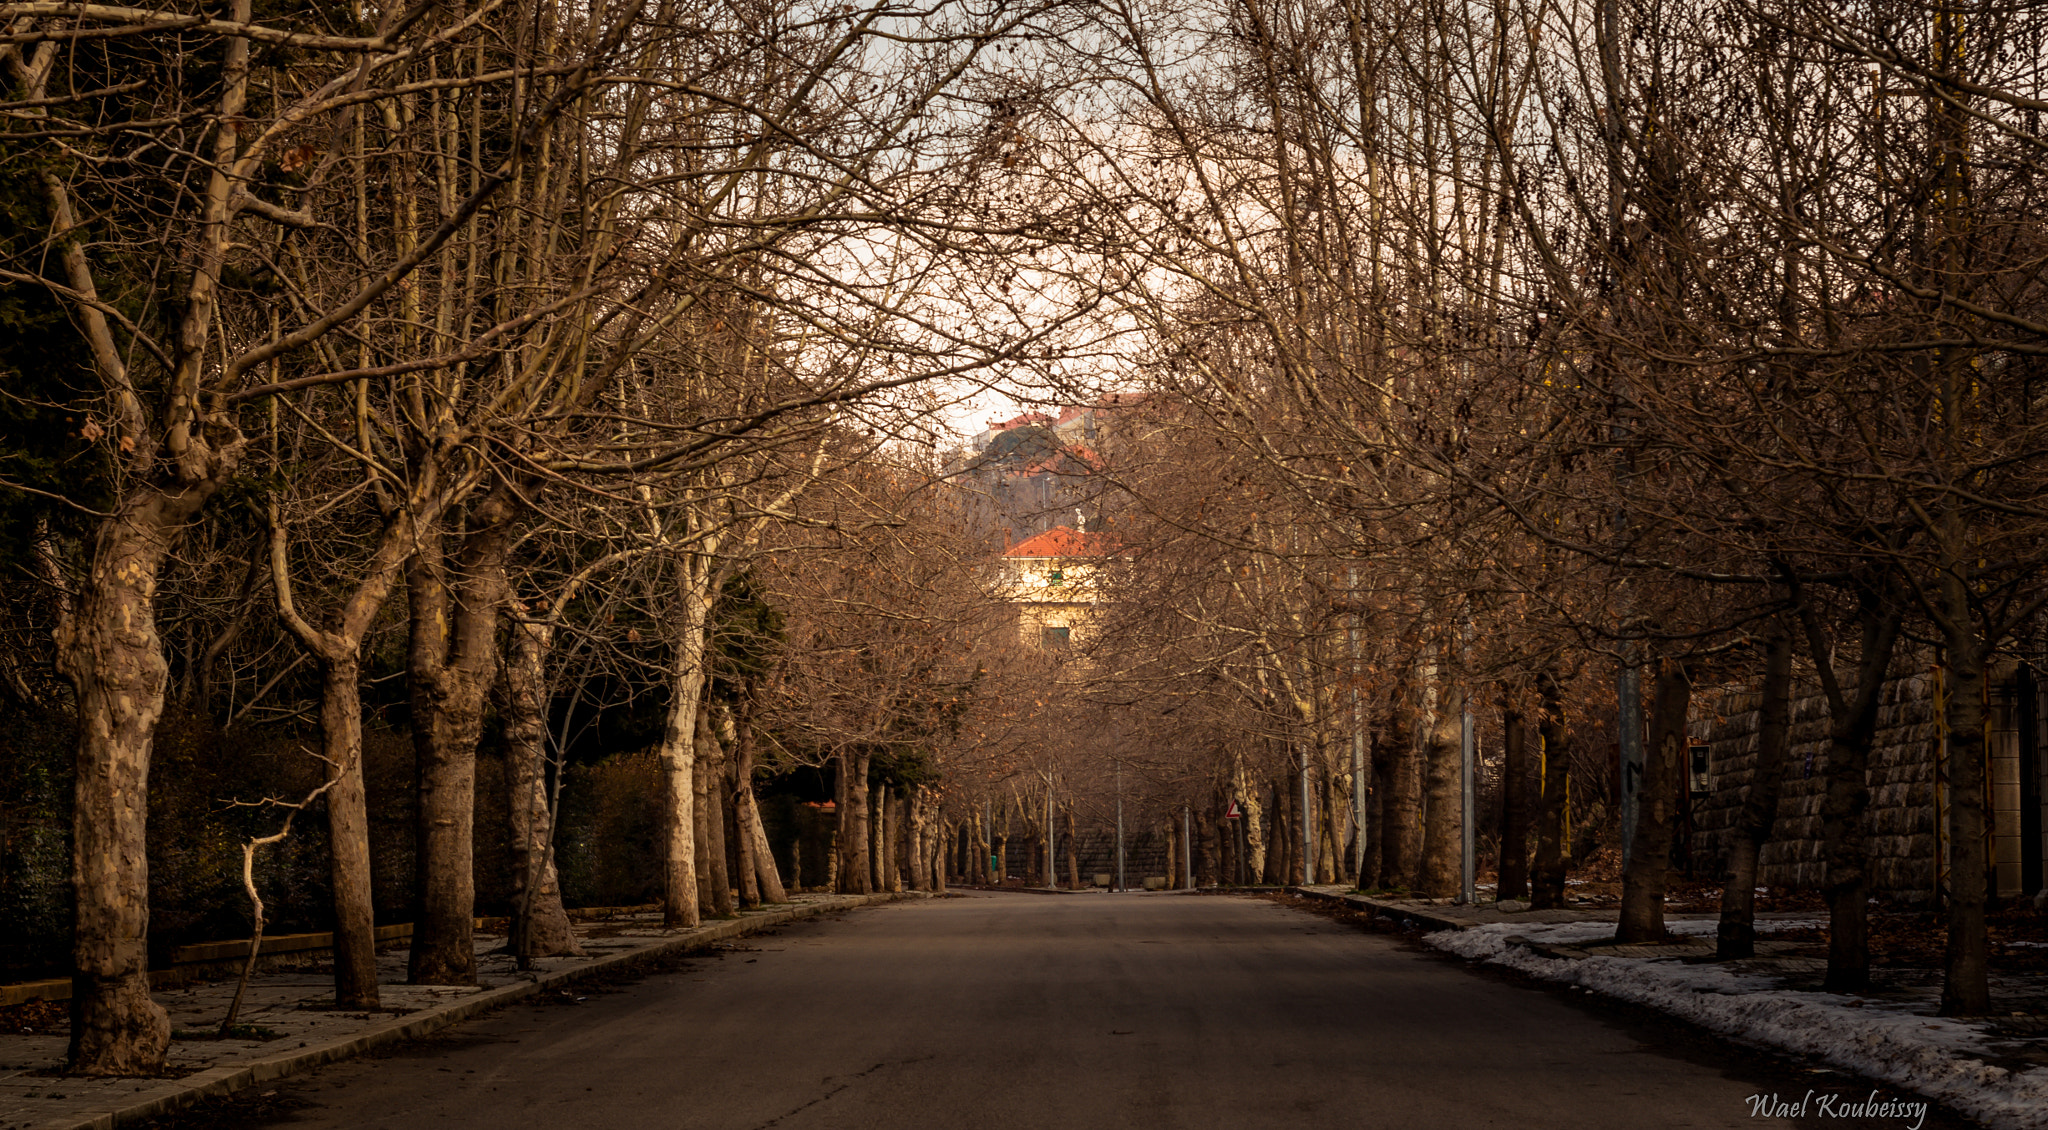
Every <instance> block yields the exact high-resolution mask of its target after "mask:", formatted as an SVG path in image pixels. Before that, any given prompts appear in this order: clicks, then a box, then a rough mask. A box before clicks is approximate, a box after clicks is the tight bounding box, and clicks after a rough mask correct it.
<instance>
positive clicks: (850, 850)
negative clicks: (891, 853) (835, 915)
mask: <svg viewBox="0 0 2048 1130" xmlns="http://www.w3.org/2000/svg"><path fill="white" fill-rule="evenodd" d="M868 759H869V754H867V753H866V752H865V751H861V752H854V751H842V752H841V753H840V754H839V779H840V793H841V796H842V797H843V798H844V799H842V800H841V801H840V802H839V884H838V889H839V893H840V894H847V895H865V894H872V893H873V892H874V889H875V888H874V882H873V868H872V867H871V866H870V864H869V862H868Z"/></svg>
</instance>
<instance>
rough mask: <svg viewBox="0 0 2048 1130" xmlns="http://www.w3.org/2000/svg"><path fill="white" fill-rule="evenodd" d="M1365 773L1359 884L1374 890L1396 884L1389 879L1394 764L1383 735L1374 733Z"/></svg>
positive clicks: (1361, 886)
mask: <svg viewBox="0 0 2048 1130" xmlns="http://www.w3.org/2000/svg"><path fill="white" fill-rule="evenodd" d="M1365 772H1366V780H1367V781H1368V782H1370V786H1369V787H1368V789H1367V791H1366V794H1365V812H1366V820H1365V851H1364V852H1363V853H1362V854H1363V856H1364V858H1363V860H1362V861H1361V862H1360V864H1359V868H1358V886H1359V889H1360V890H1367V891H1371V890H1378V889H1379V888H1382V887H1389V886H1392V885H1393V884H1392V883H1391V882H1390V881H1389V880H1388V878H1387V874H1388V869H1387V823H1388V821H1389V820H1390V816H1389V811H1390V806H1389V805H1388V804H1387V798H1388V796H1389V795H1390V794H1391V792H1392V785H1393V779H1394V765H1393V756H1392V754H1391V752H1390V751H1389V750H1388V748H1387V743H1386V742H1385V741H1384V740H1383V735H1382V734H1379V733H1375V734H1373V735H1372V737H1371V738H1370V739H1369V740H1368V742H1367V743H1366V747H1365Z"/></svg>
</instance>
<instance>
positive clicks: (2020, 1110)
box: [1423, 919, 2048, 1130]
mask: <svg viewBox="0 0 2048 1130" xmlns="http://www.w3.org/2000/svg"><path fill="white" fill-rule="evenodd" d="M1774 925H1776V924H1775V923H1774ZM1670 926H1671V929H1672V930H1673V931H1674V932H1677V933H1689V934H1700V933H1704V934H1711V933H1713V931H1714V922H1713V920H1711V919H1706V920H1680V921H1674V922H1672V923H1670ZM1613 936H1614V926H1613V924H1612V923H1605V922H1568V923H1560V924H1557V925H1549V926H1545V925H1541V924H1537V923H1530V924H1527V925H1522V924H1519V923H1491V924H1487V925H1483V926H1473V927H1469V928H1467V929H1464V930H1444V931H1441V932H1438V933H1433V934H1429V935H1426V936H1425V937H1424V939H1423V940H1424V941H1426V942H1428V943H1429V944H1430V945H1433V946H1435V947H1436V948H1438V949H1441V950H1446V951H1448V952H1450V953H1454V954H1457V955H1458V956H1460V957H1465V958H1470V959H1472V960H1475V961H1485V962H1489V963H1492V964H1496V965H1504V966H1506V967H1508V968H1510V969H1515V970H1519V971H1521V972H1523V973H1526V974H1529V975H1530V976H1533V977H1538V978H1541V979H1543V980H1546V981H1560V982H1564V983H1566V984H1574V985H1578V986H1579V987H1581V988H1583V989H1586V990H1588V991H1590V992H1596V993H1603V994H1605V995H1607V996H1611V997H1616V998H1619V999H1621V1000H1625V1001H1632V1002H1634V1003H1636V1004H1641V1005H1646V1006H1648V1007H1651V1008H1655V1009H1659V1010H1661V1011H1664V1012H1668V1013H1671V1014H1673V1015H1675V1016H1680V1017H1684V1018H1685V1019H1687V1020H1690V1021H1692V1022H1694V1023H1696V1024H1698V1025H1700V1026H1701V1027H1704V1028H1709V1029H1712V1030H1713V1031H1716V1032H1720V1033H1722V1034H1724V1035H1729V1036H1734V1037H1736V1038H1739V1039H1744V1040H1749V1041H1751V1042H1754V1043H1758V1044H1764V1045H1767V1046H1770V1047H1774V1048H1778V1049H1781V1050H1784V1051H1789V1052H1796V1053H1801V1054H1807V1055H1813V1056H1816V1057H1818V1058H1820V1059H1822V1060H1825V1061H1826V1062H1828V1063H1830V1064H1832V1065H1834V1066H1835V1067H1839V1068H1842V1069H1844V1070H1848V1071H1853V1072H1856V1073H1857V1074H1859V1075H1863V1076H1866V1077H1868V1078H1871V1079H1876V1080H1880V1081H1883V1082H1886V1083H1891V1084H1894V1085H1896V1086H1899V1087H1903V1088H1906V1089H1908V1090H1912V1091H1915V1092H1918V1093H1919V1094H1922V1095H1926V1096H1929V1097H1931V1098H1935V1099H1938V1100H1940V1101H1942V1102H1944V1103H1947V1104H1948V1105H1949V1106H1951V1107H1953V1108H1955V1109H1956V1110H1958V1111H1961V1112H1962V1113H1963V1114H1965V1115H1968V1116H1969V1117H1971V1118H1975V1119H1977V1120H1979V1121H1981V1122H1983V1123H1985V1124H1986V1125H1988V1126H1994V1127H2010V1128H2013V1130H2048V1068H2035V1069H2033V1070H2029V1071H2024V1072H2013V1071H2008V1070H2006V1069H2005V1068H2002V1067H1995V1066H1992V1065H1990V1064H1987V1063H1985V1062H1984V1061H1983V1059H1982V1056H1983V1055H1984V1054H1985V1046H1986V1044H1987V1043H1988V1042H1989V1038H1988V1037H1987V1036H1986V1035H1985V1034H1984V1032H1983V1031H1982V1030H1981V1028H1980V1027H1978V1026H1975V1025H1971V1024H1967V1023H1963V1022H1960V1021H1955V1020H1949V1019H1945V1018H1935V1017H1930V1016H1925V1015H1921V1014H1918V1013H1914V1012H1910V1011H1907V1009H1908V1008H1909V1007H1910V1006H1909V1005H1903V1004H1898V1003H1895V1002H1886V1001H1881V1000H1877V999H1874V998H1873V999H1866V1000H1862V1001H1861V1003H1860V1004H1859V1005H1856V1006H1854V1007H1852V1005H1851V1002H1852V1001H1856V1000H1857V999H1858V998H1855V997H1853V996H1842V995H1838V994H1833V993H1813V992H1798V991H1794V990H1789V989H1778V988H1774V987H1773V986H1774V985H1775V983H1776V982H1775V979H1774V978H1771V977H1769V976H1766V975H1762V974H1754V973H1748V974H1745V973H1737V972H1734V971H1732V970H1729V969H1724V968H1722V967H1720V966H1715V965H1685V964H1681V963H1679V962H1677V961H1675V960H1671V959H1659V960H1646V959H1643V958H1631V957H1608V956H1591V957H1584V958H1577V959H1573V958H1552V957H1544V956H1543V955H1542V954H1539V953H1536V952H1535V951H1533V950H1531V949H1529V948H1527V947H1525V946H1521V945H1510V944H1509V943H1508V940H1507V939H1508V938H1510V937H1522V938H1527V939H1529V940H1530V941H1532V942H1536V943H1538V944H1543V945H1570V944H1575V943H1584V942H1591V941H1597V940H1599V939H1602V938H1611V937H1613Z"/></svg>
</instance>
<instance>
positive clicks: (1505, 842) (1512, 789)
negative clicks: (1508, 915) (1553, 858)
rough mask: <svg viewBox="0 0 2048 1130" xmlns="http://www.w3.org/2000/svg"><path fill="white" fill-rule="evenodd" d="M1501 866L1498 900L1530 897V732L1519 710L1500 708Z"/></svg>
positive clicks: (1503, 704) (1505, 704) (1506, 703)
mask: <svg viewBox="0 0 2048 1130" xmlns="http://www.w3.org/2000/svg"><path fill="white" fill-rule="evenodd" d="M1500 730H1501V767H1500V865H1499V879H1498V882H1497V885H1496V886H1495V887H1494V898H1495V899H1497V900H1503V901H1504V900H1507V899H1525V898H1528V897H1529V734H1528V730H1527V729H1526V728H1525V727H1524V725H1523V721H1522V712H1521V711H1520V710H1517V709H1516V708H1515V707H1514V706H1513V705H1512V704H1511V703H1510V702H1509V701H1508V700H1507V699H1502V701H1501V707H1500Z"/></svg>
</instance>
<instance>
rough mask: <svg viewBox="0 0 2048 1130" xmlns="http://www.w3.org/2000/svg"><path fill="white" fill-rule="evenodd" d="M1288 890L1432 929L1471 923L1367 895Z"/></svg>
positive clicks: (1376, 916) (1304, 889) (1291, 892)
mask: <svg viewBox="0 0 2048 1130" xmlns="http://www.w3.org/2000/svg"><path fill="white" fill-rule="evenodd" d="M1287 890H1288V893H1290V894H1296V895H1300V896H1302V897H1303V898H1312V899H1321V900H1323V901H1324V902H1335V903H1342V904H1344V905H1346V906H1349V907H1351V908H1352V909H1354V910H1362V911H1365V912H1366V914H1368V915H1370V916H1371V917H1373V918H1392V919H1395V920H1396V921H1401V922H1413V923H1415V924H1417V925H1419V926H1423V927H1426V928H1428V929H1431V930H1463V929H1466V928H1468V927H1469V926H1470V925H1471V923H1469V922H1459V921H1458V920H1456V919H1454V918H1443V917H1439V916H1438V915H1434V914H1431V913H1429V912H1428V911H1426V910H1417V909H1416V908H1414V907H1412V906H1401V905H1399V904H1397V903H1391V902H1382V901H1380V900H1379V899H1376V898H1370V897H1368V896H1366V895H1344V894H1333V893H1331V892H1329V891H1318V890H1312V889H1310V888H1308V887H1289V888H1287Z"/></svg>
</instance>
